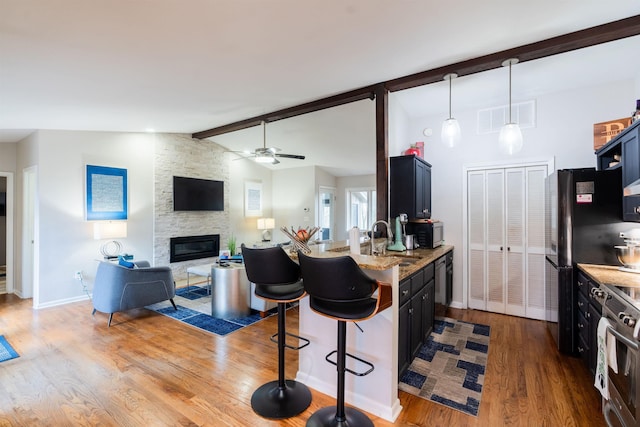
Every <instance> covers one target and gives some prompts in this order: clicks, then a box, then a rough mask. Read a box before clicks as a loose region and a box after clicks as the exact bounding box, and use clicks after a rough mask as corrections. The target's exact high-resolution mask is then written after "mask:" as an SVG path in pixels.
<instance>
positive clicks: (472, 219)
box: [467, 171, 487, 310]
mask: <svg viewBox="0 0 640 427" xmlns="http://www.w3.org/2000/svg"><path fill="white" fill-rule="evenodd" d="M485 177H486V172H485V171H470V172H468V173H467V210H468V215H467V236H468V237H467V239H468V242H467V250H468V255H467V262H468V269H467V271H468V277H467V283H468V286H469V308H475V309H479V310H486V309H487V301H486V291H485V283H486V282H487V271H486V263H487V252H486V251H485V244H486V241H487V237H486V235H487V220H486V218H487V216H486V215H487V209H486V186H485Z"/></svg>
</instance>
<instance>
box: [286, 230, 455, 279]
mask: <svg viewBox="0 0 640 427" xmlns="http://www.w3.org/2000/svg"><path fill="white" fill-rule="evenodd" d="M377 240H378V239H376V241H377ZM379 240H384V239H379ZM369 244H370V243H369V241H366V242H361V243H360V246H361V251H364V252H366V249H368V248H369ZM309 248H310V249H311V254H309V255H310V256H314V257H321V258H332V257H337V256H345V255H351V254H350V253H349V241H348V240H343V241H337V242H331V243H320V244H316V245H310V246H309ZM284 249H285V250H286V251H287V252H288V251H289V249H288V248H284ZM452 250H453V246H451V245H443V246H439V247H437V248H435V249H414V250H412V251H403V252H393V251H387V253H386V255H382V256H372V255H362V254H353V255H351V257H352V258H353V259H354V260H355V261H356V262H357V263H358V265H359V266H360V267H362V268H365V269H368V270H388V269H390V268H392V267H393V266H395V265H399V266H400V267H399V270H400V271H399V274H400V280H403V279H405V278H406V277H408V276H410V275H411V274H413V273H415V272H416V271H418V270H420V269H421V268H423V267H425V266H426V265H428V264H429V263H432V262H433V261H435V260H437V259H438V258H440V257H441V256H443V255H445V254H447V253H448V252H450V251H452ZM288 253H289V255H290V256H291V258H293V259H296V258H297V255H296V254H295V253H293V254H292V253H290V252H288Z"/></svg>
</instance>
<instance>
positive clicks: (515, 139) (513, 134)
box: [498, 123, 522, 155]
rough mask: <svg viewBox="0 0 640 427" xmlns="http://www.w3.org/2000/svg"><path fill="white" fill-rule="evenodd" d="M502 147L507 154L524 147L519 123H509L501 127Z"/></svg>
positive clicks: (499, 140)
mask: <svg viewBox="0 0 640 427" xmlns="http://www.w3.org/2000/svg"><path fill="white" fill-rule="evenodd" d="M498 143H499V144H500V149H501V150H502V151H503V152H504V153H506V154H509V155H511V154H515V153H517V152H518V151H520V150H521V149H522V132H521V131H520V126H518V124H517V123H507V124H506V125H504V126H502V129H500V136H499V137H498Z"/></svg>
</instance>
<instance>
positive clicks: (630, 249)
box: [614, 246, 640, 268]
mask: <svg viewBox="0 0 640 427" xmlns="http://www.w3.org/2000/svg"><path fill="white" fill-rule="evenodd" d="M614 248H615V249H616V255H617V257H618V261H620V263H621V264H622V265H624V266H625V267H630V268H638V267H640V246H614Z"/></svg>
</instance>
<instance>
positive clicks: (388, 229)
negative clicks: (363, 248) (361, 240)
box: [369, 219, 393, 255]
mask: <svg viewBox="0 0 640 427" xmlns="http://www.w3.org/2000/svg"><path fill="white" fill-rule="evenodd" d="M379 223H382V224H384V225H386V226H387V243H389V242H390V241H391V239H392V236H393V233H392V232H391V226H390V225H389V223H388V222H387V221H385V220H383V219H379V220H377V221H376V222H374V223H373V225H372V226H371V239H370V240H371V250H370V251H369V254H370V255H373V242H374V241H375V239H374V233H375V229H376V225H378V224H379Z"/></svg>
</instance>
